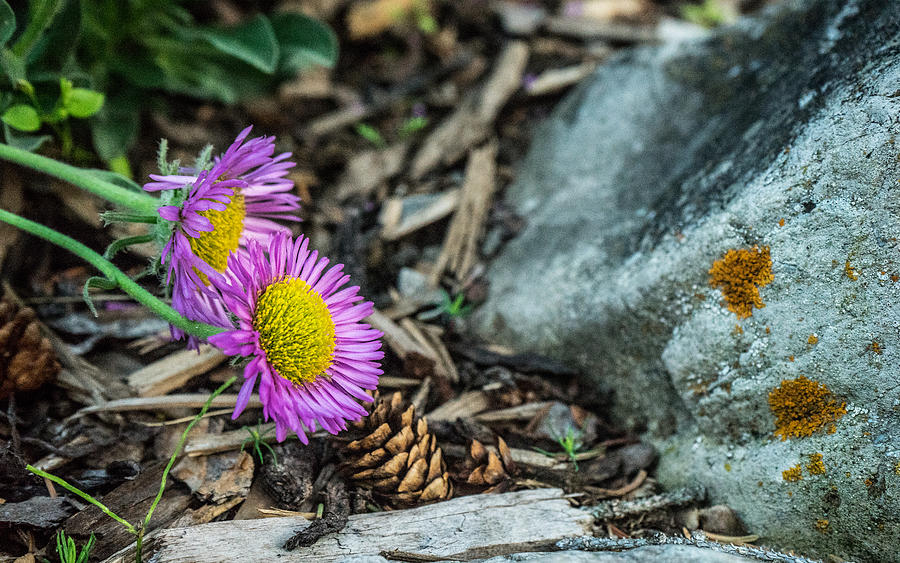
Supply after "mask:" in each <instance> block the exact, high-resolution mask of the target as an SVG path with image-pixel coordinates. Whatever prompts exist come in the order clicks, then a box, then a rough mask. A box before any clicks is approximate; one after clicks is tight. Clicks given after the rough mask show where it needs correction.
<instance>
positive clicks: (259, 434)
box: [241, 420, 278, 465]
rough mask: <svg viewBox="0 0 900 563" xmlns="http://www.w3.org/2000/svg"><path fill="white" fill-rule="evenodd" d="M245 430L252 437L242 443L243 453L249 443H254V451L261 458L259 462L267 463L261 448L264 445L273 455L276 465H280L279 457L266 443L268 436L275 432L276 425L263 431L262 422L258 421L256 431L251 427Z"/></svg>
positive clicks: (246, 427) (245, 427)
mask: <svg viewBox="0 0 900 563" xmlns="http://www.w3.org/2000/svg"><path fill="white" fill-rule="evenodd" d="M244 430H246V431H247V432H249V433H250V436H249V437H247V438H244V441H243V442H241V451H244V446H246V445H247V442H253V449H254V451H256V455H257V457H259V462H260V463H265V459H264V458H263V453H262V450H261V449H260V447H259V446H260V445H262V446H263V447H264V448H266V449H267V450H269V453H270V454H272V460H273V461H274V463H275V465H278V455H277V454H276V453H275V450H273V449H272V446H270V445H269V444H268V443H267V442H266V441H265V437H266V435H267V434H269V433H271V432H272V431H273V430H275V425H274V424H273V425H271V426H269V427H268V428H266V429H265V430H262V421H261V420H258V421H257V422H256V429H255V430H254V429H253V428H250V427H249V426H244Z"/></svg>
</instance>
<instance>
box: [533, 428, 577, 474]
mask: <svg viewBox="0 0 900 563" xmlns="http://www.w3.org/2000/svg"><path fill="white" fill-rule="evenodd" d="M583 437H584V433H583V432H582V431H581V430H578V429H577V428H575V427H574V426H568V427H566V434H565V436H555V438H556V441H557V442H558V443H559V446H560V447H561V448H562V450H563V453H565V454H566V457H567V458H569V461H571V462H572V465H573V466H575V471H578V452H580V451H581V448H582V447H583V446H584V443H583V442H582V438H583ZM534 450H535V451H536V452H538V453H542V454H544V455H545V456H549V457H556V455H557V454H555V453H553V452H548V451H547V450H542V449H540V448H534Z"/></svg>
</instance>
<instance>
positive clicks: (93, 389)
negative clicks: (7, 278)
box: [3, 282, 131, 405]
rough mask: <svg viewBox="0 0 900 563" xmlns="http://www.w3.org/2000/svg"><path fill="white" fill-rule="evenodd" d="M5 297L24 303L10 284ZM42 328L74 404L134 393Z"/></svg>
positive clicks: (59, 377)
mask: <svg viewBox="0 0 900 563" xmlns="http://www.w3.org/2000/svg"><path fill="white" fill-rule="evenodd" d="M3 295H4V296H6V297H7V298H9V299H12V300H13V301H14V302H16V303H18V304H19V305H22V304H23V303H22V299H21V298H20V297H19V296H18V295H16V292H15V291H13V289H12V287H11V286H10V285H9V284H8V283H7V282H3ZM39 322H40V321H39ZM40 327H41V333H42V334H43V335H44V336H45V337H46V338H47V339H48V340H49V341H50V343H51V344H52V345H53V351H54V352H55V353H56V359H57V360H59V363H60V364H62V367H63V369H62V371H60V372H59V375H57V377H56V383H57V385H59V386H61V387H63V388H65V389H66V391H68V393H69V397H70V398H71V399H72V400H73V401H77V402H79V403H81V404H84V405H97V404H102V403H103V402H104V401H106V400H108V399H120V398H122V397H127V396H128V395H130V394H131V392H130V390H129V389H128V386H127V385H125V384H124V383H122V382H121V381H120V380H119V378H117V377H115V376H114V375H113V374H111V373H109V372H108V371H106V370H101V369H100V368H98V367H97V366H95V365H94V364H92V363H90V362H88V361H87V360H85V359H84V358H82V357H80V356H78V355H77V354H75V353H74V352H72V349H71V348H70V347H69V345H68V344H66V343H65V342H63V341H62V340H61V339H60V338H59V336H57V335H56V333H55V332H53V330H51V329H50V328H49V327H48V326H47V325H45V324H44V323H40Z"/></svg>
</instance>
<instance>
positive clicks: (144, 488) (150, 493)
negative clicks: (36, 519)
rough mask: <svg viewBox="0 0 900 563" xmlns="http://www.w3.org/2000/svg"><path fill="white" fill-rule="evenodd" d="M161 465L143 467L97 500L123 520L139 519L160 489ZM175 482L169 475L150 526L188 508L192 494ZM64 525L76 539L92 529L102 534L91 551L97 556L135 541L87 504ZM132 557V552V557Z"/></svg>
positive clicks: (117, 525)
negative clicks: (129, 479)
mask: <svg viewBox="0 0 900 563" xmlns="http://www.w3.org/2000/svg"><path fill="white" fill-rule="evenodd" d="M164 465H165V464H164V463H158V464H156V465H155V466H154V467H152V468H149V469H147V470H145V471H144V472H142V473H141V474H140V475H138V476H137V478H136V479H134V480H133V481H126V482H125V483H124V484H122V485H119V486H118V487H116V488H115V489H113V490H112V491H110V492H109V493H107V494H106V495H103V497H101V498H100V501H101V502H102V503H103V504H105V505H106V506H108V507H109V508H110V509H111V510H112V511H113V512H115V513H116V514H118V515H119V516H121V517H122V518H124V519H125V520H126V521H128V522H134V523H137V522H141V521H142V520H143V518H144V516H145V515H146V514H147V510H148V509H149V508H150V505H151V504H152V503H153V500H154V497H155V496H156V493H157V491H158V490H159V483H160V479H161V478H162V471H163V466H164ZM174 484H175V482H174V481H173V480H172V479H169V482H168V483H167V485H166V491H165V493H164V494H163V497H162V500H161V501H160V503H159V504H158V505H157V507H156V511H155V512H154V513H153V519H152V520H151V521H150V529H153V528H158V527H162V526H165V525H166V524H168V523H169V522H172V521H173V520H175V519H176V518H177V517H179V516H181V515H182V514H183V513H184V512H185V510H186V509H187V508H188V505H189V503H190V501H191V495H190V494H188V493H185V492H182V491H181V489H179V488H178V487H177V486H173V485H174ZM63 529H64V530H65V531H66V533H67V534H69V535H71V536H74V537H75V538H79V539H84V538H87V537H88V536H90V534H91V533H95V534H96V535H97V537H98V538H103V541H98V542H97V543H96V544H95V546H94V550H93V551H91V557H92V558H93V557H96V558H97V559H102V558H104V557H107V556H109V555H110V554H111V553H113V552H115V550H117V549H122V548H125V546H130V545H132V544H133V543H134V536H133V535H131V534H130V533H129V532H128V531H127V530H126V529H125V528H124V526H122V525H121V524H119V523H118V522H116V521H115V520H113V519H112V518H110V517H109V516H107V515H106V514H104V513H103V512H101V511H100V509H99V508H97V507H96V506H88V507H87V508H85V509H84V510H82V511H81V512H79V513H77V514H75V515H73V516H72V517H71V518H69V519H68V520H66V522H65V524H64V525H63ZM131 560H132V561H133V560H134V556H132V557H131Z"/></svg>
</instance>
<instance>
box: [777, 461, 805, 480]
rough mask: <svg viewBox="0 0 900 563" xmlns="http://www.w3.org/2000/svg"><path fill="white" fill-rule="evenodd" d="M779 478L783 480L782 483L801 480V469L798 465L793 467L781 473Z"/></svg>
mask: <svg viewBox="0 0 900 563" xmlns="http://www.w3.org/2000/svg"><path fill="white" fill-rule="evenodd" d="M781 478H782V479H784V481H785V482H787V483H793V482H796V481H800V480H802V479H803V468H802V467H800V464H799V463H798V464H797V465H795V466H794V467H791V468H790V469H785V470H784V471H782V472H781Z"/></svg>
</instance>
